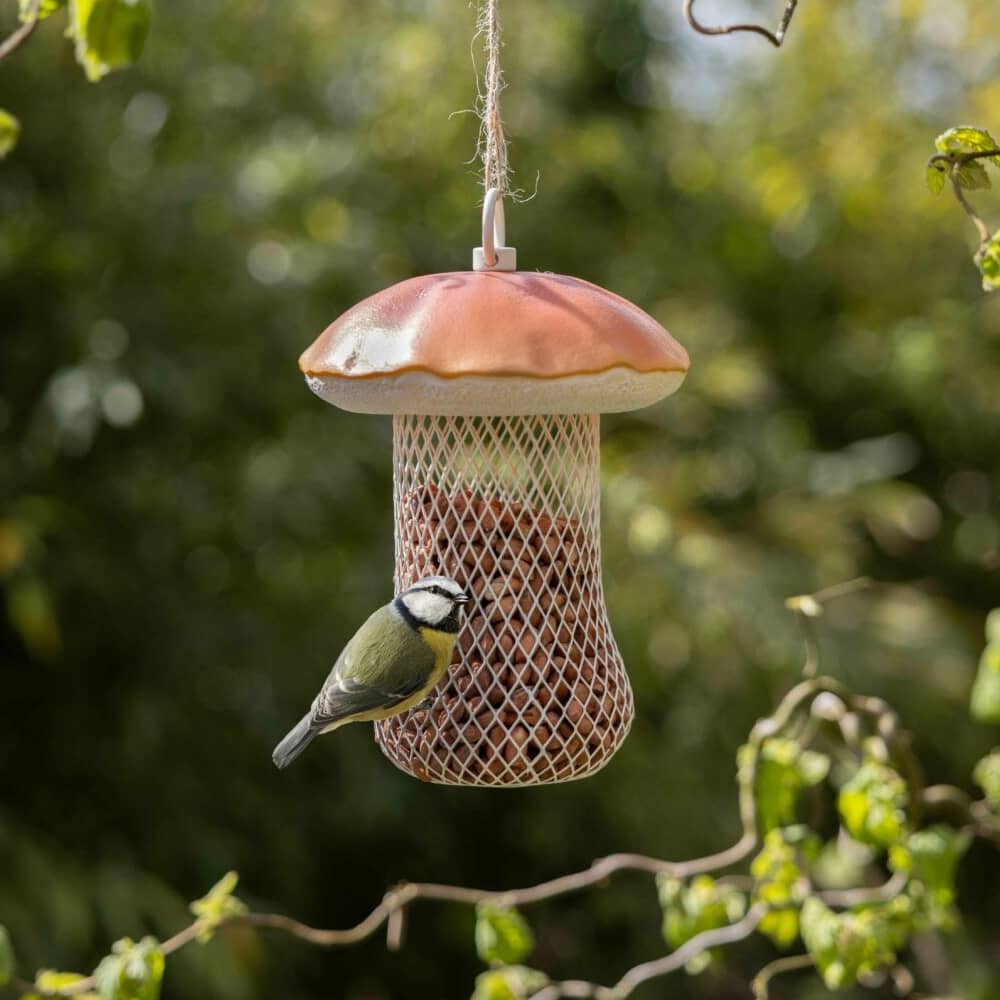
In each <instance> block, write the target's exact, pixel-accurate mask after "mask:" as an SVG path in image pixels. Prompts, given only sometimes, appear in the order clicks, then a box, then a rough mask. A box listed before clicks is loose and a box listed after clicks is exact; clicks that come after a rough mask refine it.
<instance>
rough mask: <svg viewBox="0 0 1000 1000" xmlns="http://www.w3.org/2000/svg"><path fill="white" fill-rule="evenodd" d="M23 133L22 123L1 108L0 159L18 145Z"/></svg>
mask: <svg viewBox="0 0 1000 1000" xmlns="http://www.w3.org/2000/svg"><path fill="white" fill-rule="evenodd" d="M20 134H21V123H20V122H19V121H18V120H17V119H16V118H15V117H14V116H13V115H12V114H11V113H10V112H9V111H4V110H3V108H0V160H2V159H3V158H4V157H5V156H6V155H7V154H8V153H9V152H10V151H11V150H12V149H13V148H14V147H15V146H16V145H17V139H18V136H19V135H20Z"/></svg>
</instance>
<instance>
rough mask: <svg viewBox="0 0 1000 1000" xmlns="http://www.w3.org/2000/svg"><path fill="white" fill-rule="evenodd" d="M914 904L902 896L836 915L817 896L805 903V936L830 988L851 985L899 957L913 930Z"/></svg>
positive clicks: (803, 915) (819, 969)
mask: <svg viewBox="0 0 1000 1000" xmlns="http://www.w3.org/2000/svg"><path fill="white" fill-rule="evenodd" d="M909 906H910V904H909V901H908V900H905V899H902V900H892V901H890V902H889V903H885V904H881V905H879V906H869V907H859V908H857V909H856V910H850V911H847V912H845V913H835V912H834V911H833V910H831V909H830V908H829V907H827V906H826V904H824V903H823V901H822V900H821V899H819V898H818V897H816V896H810V897H809V899H807V900H806V901H805V903H804V904H803V907H802V915H801V924H802V940H803V942H804V944H805V946H806V950H807V951H808V952H809V954H810V956H812V959H813V961H814V962H815V963H816V968H817V970H818V971H819V973H820V975H821V976H822V977H823V982H824V983H825V984H826V986H827V988H828V989H831V990H840V989H846V988H847V987H849V986H853V985H854V984H855V983H856V982H857V981H858V977H859V976H865V975H868V974H870V973H872V972H876V971H878V970H879V969H884V968H886V967H887V966H889V965H892V964H893V963H894V962H895V961H896V953H897V952H898V951H899V949H900V948H902V947H903V946H904V945H905V943H906V941H907V939H908V937H909V933H910V927H909V919H910V918H909Z"/></svg>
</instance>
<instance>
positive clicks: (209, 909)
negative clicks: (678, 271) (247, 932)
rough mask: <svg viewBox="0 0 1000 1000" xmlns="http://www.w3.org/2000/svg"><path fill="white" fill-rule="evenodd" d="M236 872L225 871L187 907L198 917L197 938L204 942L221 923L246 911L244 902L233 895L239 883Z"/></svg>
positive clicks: (209, 939) (209, 938)
mask: <svg viewBox="0 0 1000 1000" xmlns="http://www.w3.org/2000/svg"><path fill="white" fill-rule="evenodd" d="M239 881H240V876H239V874H238V873H237V872H226V874H225V875H223V876H222V878H220V879H219V881H218V882H216V883H215V885H213V886H212V888H211V889H209V890H208V892H207V893H205V895H204V896H202V897H201V899H196V900H195V901H194V902H193V903H191V905H190V906H189V909H190V910H191V912H192V913H193V914H194V915H195V916H196V917H197V918H198V928H199V929H198V940H199V941H200V942H201V943H202V944H204V943H205V942H206V941H211V940H212V935H213V934H214V933H215V932H216V930H218V928H219V926H220V925H221V924H224V923H225V922H226V921H227V920H231V919H232V918H233V917H240V916H242V915H243V914H244V913H246V912H247V906H246V903H244V902H243V900H241V899H239V898H238V897H236V896H234V895H233V890H234V889H235V888H236V886H237V885H238V884H239Z"/></svg>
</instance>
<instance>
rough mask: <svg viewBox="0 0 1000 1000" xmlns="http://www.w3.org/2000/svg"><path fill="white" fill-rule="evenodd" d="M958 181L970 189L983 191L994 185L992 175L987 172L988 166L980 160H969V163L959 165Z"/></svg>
mask: <svg viewBox="0 0 1000 1000" xmlns="http://www.w3.org/2000/svg"><path fill="white" fill-rule="evenodd" d="M958 183H959V185H960V186H961V187H964V188H967V189H968V190H970V191H982V190H985V189H986V188H989V187H992V185H991V184H990V175H989V174H988V173H986V167H984V166H983V165H982V164H981V163H980V162H979V161H978V160H969V162H968V163H962V164H960V165H959V168H958Z"/></svg>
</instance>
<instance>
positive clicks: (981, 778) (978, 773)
mask: <svg viewBox="0 0 1000 1000" xmlns="http://www.w3.org/2000/svg"><path fill="white" fill-rule="evenodd" d="M972 778H973V780H974V781H975V782H976V784H977V785H979V787H980V788H981V789H982V790H983V791H984V792H985V793H986V801H987V802H989V804H990V805H991V806H992V807H993V808H994V809H997V810H1000V749H996V750H993V751H992V752H990V753H989V754H987V755H986V756H985V757H983V759H982V760H981V761H979V763H977V764H976V766H975V768H974V769H973V771H972Z"/></svg>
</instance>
